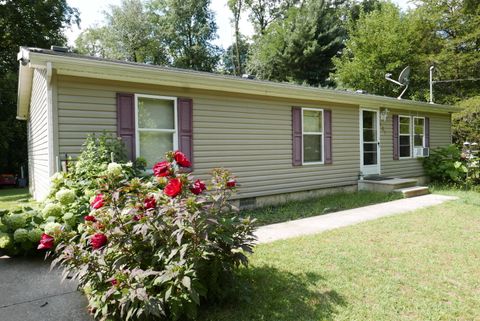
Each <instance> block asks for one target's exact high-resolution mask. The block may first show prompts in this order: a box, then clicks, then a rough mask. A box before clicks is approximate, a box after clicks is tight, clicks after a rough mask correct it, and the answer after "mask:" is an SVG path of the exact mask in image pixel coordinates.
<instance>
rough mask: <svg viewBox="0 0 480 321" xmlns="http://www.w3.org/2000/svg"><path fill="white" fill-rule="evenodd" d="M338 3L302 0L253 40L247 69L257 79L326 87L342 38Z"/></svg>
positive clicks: (342, 32) (343, 36)
mask: <svg viewBox="0 0 480 321" xmlns="http://www.w3.org/2000/svg"><path fill="white" fill-rule="evenodd" d="M341 4H342V2H339V1H335V2H333V1H329V0H322V1H313V0H312V1H306V2H305V3H303V4H302V5H301V6H298V7H297V6H293V7H291V8H290V9H289V10H288V12H286V13H285V15H286V16H285V18H284V19H281V20H277V21H275V22H273V23H271V24H270V25H269V26H268V28H267V30H266V32H265V34H264V35H263V36H261V37H259V38H257V39H256V42H255V46H254V47H253V48H254V49H253V51H252V54H251V57H250V60H249V63H248V69H249V71H250V72H251V73H254V74H256V75H257V77H259V78H262V79H268V80H276V81H292V82H296V83H306V84H309V85H329V84H330V81H329V79H328V77H329V74H330V73H331V72H332V70H333V64H332V57H334V56H335V55H336V54H337V53H338V52H339V51H340V50H341V49H342V48H343V41H344V39H345V36H346V34H345V29H344V28H343V24H341V23H340V24H339V23H338V21H339V18H340V17H339V16H338V13H339V12H340V10H337V9H338V7H339V6H340V5H341Z"/></svg>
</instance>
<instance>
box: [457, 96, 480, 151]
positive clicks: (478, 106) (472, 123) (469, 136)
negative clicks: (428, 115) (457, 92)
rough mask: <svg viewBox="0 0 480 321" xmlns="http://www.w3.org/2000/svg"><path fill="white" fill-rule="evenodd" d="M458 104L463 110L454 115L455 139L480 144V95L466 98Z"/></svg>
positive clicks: (458, 141)
mask: <svg viewBox="0 0 480 321" xmlns="http://www.w3.org/2000/svg"><path fill="white" fill-rule="evenodd" d="M458 106H459V107H462V108H463V110H462V111H461V112H459V113H455V114H453V116H452V136H453V141H454V142H455V143H457V144H463V143H464V142H466V141H469V142H471V143H477V144H480V96H475V97H472V98H470V99H467V100H464V101H462V102H460V103H459V104H458Z"/></svg>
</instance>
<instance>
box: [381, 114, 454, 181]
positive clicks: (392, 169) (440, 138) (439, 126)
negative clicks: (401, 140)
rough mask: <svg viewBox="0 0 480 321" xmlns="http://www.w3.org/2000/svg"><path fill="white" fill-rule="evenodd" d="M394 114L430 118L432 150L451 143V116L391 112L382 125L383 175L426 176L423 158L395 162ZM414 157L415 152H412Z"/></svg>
mask: <svg viewBox="0 0 480 321" xmlns="http://www.w3.org/2000/svg"><path fill="white" fill-rule="evenodd" d="M392 114H396V115H403V116H417V117H429V118H430V148H431V149H432V148H436V147H440V146H448V145H449V144H450V143H451V141H452V138H451V130H450V126H451V122H450V115H449V114H429V113H412V112H408V111H401V110H391V111H390V114H389V116H388V119H387V121H380V125H381V148H382V150H381V155H382V160H381V171H382V175H386V176H395V177H417V176H423V175H425V173H424V171H423V167H422V162H421V158H408V159H399V160H393V138H392V116H391V115H392ZM412 155H413V151H412Z"/></svg>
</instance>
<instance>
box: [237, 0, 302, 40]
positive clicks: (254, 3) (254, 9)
mask: <svg viewBox="0 0 480 321" xmlns="http://www.w3.org/2000/svg"><path fill="white" fill-rule="evenodd" d="M299 2H300V0H245V4H246V6H247V7H248V9H250V22H252V23H253V26H254V28H255V31H256V33H257V34H258V35H260V36H261V35H264V34H265V32H266V30H267V27H268V26H269V25H270V24H271V23H272V22H274V21H276V20H280V19H283V18H285V13H286V12H287V11H288V9H290V8H291V7H293V6H295V5H297V4H298V3H299Z"/></svg>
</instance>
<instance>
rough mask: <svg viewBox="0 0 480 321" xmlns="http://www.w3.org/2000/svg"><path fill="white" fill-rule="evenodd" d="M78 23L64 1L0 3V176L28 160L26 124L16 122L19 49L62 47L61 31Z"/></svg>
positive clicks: (77, 19)
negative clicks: (26, 47) (22, 47)
mask: <svg viewBox="0 0 480 321" xmlns="http://www.w3.org/2000/svg"><path fill="white" fill-rule="evenodd" d="M78 22H79V16H78V11H77V10H76V9H74V8H72V7H70V6H69V5H68V4H67V1H66V0H49V1H30V0H4V1H1V2H0V30H2V32H1V33H0V70H1V74H0V88H2V89H1V94H0V137H1V139H0V173H1V172H4V171H13V172H18V171H19V166H20V165H21V164H24V163H26V160H27V137H26V132H27V130H26V124H25V122H20V121H17V120H15V117H16V106H17V82H18V62H17V52H18V50H19V47H20V46H31V47H40V48H49V47H50V46H51V45H63V44H65V42H66V39H65V36H64V35H63V30H64V29H65V28H67V27H69V26H71V25H72V24H76V23H78Z"/></svg>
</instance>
